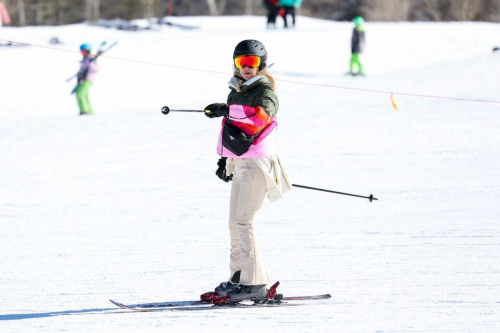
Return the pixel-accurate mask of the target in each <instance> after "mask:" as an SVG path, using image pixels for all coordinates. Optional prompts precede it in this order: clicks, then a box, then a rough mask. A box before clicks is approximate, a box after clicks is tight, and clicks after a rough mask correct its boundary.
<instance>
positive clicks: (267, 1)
mask: <svg viewBox="0 0 500 333" xmlns="http://www.w3.org/2000/svg"><path fill="white" fill-rule="evenodd" d="M278 1H279V0H264V6H265V7H266V9H267V29H275V28H276V18H277V17H278V12H279V10H280V9H279V7H278Z"/></svg>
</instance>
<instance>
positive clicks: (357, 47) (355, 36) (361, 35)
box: [348, 16, 365, 75]
mask: <svg viewBox="0 0 500 333" xmlns="http://www.w3.org/2000/svg"><path fill="white" fill-rule="evenodd" d="M353 23H354V29H353V31H352V38H351V53H352V55H351V64H350V71H349V73H348V74H351V75H365V73H364V72H363V65H362V64H361V60H359V55H360V53H362V52H363V49H364V47H365V31H364V30H363V23H365V20H364V19H363V18H362V17H361V16H356V17H355V18H354V20H353ZM355 65H356V66H357V67H358V71H357V72H354V66H355Z"/></svg>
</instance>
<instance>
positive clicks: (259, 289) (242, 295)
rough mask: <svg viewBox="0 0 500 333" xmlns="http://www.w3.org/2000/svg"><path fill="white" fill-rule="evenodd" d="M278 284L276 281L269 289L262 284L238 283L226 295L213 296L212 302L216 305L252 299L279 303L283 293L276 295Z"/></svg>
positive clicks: (259, 302) (259, 301)
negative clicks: (247, 284)
mask: <svg viewBox="0 0 500 333" xmlns="http://www.w3.org/2000/svg"><path fill="white" fill-rule="evenodd" d="M279 285H280V283H279V282H276V283H275V284H274V285H273V286H272V287H271V288H270V289H269V290H268V289H267V288H266V285H263V284H261V285H255V286H244V285H240V286H238V287H237V288H235V289H234V290H232V291H229V292H228V293H227V296H225V297H217V298H214V299H213V303H214V304H216V305H222V304H236V303H239V302H241V301H248V300H250V301H254V302H255V304H275V303H280V302H281V299H282V298H283V295H278V292H277V288H278V286H279ZM275 299H276V300H275Z"/></svg>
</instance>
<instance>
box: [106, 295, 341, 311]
mask: <svg viewBox="0 0 500 333" xmlns="http://www.w3.org/2000/svg"><path fill="white" fill-rule="evenodd" d="M331 297H332V296H331V295H330V294H324V295H315V296H293V297H283V298H281V297H280V298H279V301H276V302H273V301H271V302H269V303H263V304H259V303H242V302H240V303H236V304H232V303H225V304H220V305H214V304H212V303H211V302H204V301H178V302H159V303H142V304H131V305H126V304H123V303H120V302H117V301H114V300H111V299H110V300H109V301H110V302H111V303H113V304H114V305H116V306H118V307H119V308H122V309H126V310H132V311H138V312H149V311H161V310H172V311H180V310H206V309H225V308H257V307H283V306H297V305H301V304H300V303H293V302H294V301H314V300H325V299H329V298H331ZM290 302H292V303H290Z"/></svg>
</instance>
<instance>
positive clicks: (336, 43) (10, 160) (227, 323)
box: [0, 17, 500, 332]
mask: <svg viewBox="0 0 500 333" xmlns="http://www.w3.org/2000/svg"><path fill="white" fill-rule="evenodd" d="M176 22H179V23H182V24H193V25H199V26H200V29H199V30H192V31H184V30H179V29H175V28H164V29H163V30H162V31H160V32H154V31H151V32H139V33H133V32H123V31H115V30H106V29H103V28H98V27H88V26H84V25H72V26H65V27H27V28H22V29H14V28H2V29H0V39H7V40H15V41H22V42H29V43H33V44H37V45H42V46H49V45H48V43H47V42H48V40H49V39H50V37H52V36H56V35H57V36H59V38H60V39H62V40H63V41H64V42H65V43H66V44H65V45H63V46H61V47H60V48H63V49H67V50H77V48H78V45H79V44H81V43H82V42H90V43H93V44H94V45H97V44H99V43H100V42H101V41H102V40H103V39H104V40H107V41H110V42H111V41H115V40H117V41H118V42H119V44H118V45H117V46H116V47H115V48H114V49H113V50H112V51H110V52H109V54H108V56H109V57H103V58H102V59H100V60H99V65H100V68H101V70H100V72H99V74H98V76H97V79H96V82H95V84H94V86H93V88H92V90H91V101H92V103H93V105H94V108H95V111H96V115H95V116H93V117H78V116H77V106H76V101H75V100H74V96H72V95H69V92H70V91H71V89H72V88H73V85H74V82H71V83H65V82H64V81H65V79H66V78H68V77H70V76H71V75H72V74H74V73H75V72H76V71H77V69H78V61H79V55H78V54H77V53H69V52H59V51H55V50H51V49H45V48H39V47H3V48H1V49H0V63H1V64H2V69H1V75H0V227H1V229H0V230H1V232H0V253H1V256H0V267H1V271H0V272H1V277H0V331H2V332H55V331H72V332H90V331H100V332H107V331H119V332H120V331H165V330H168V329H170V330H171V331H175V332H180V331H201V330H203V331H209V332H212V331H214V332H215V331H217V332H221V331H222V332H225V331H227V332H229V331H231V332H234V331H235V330H240V331H241V330H243V331H245V332H246V331H250V330H251V329H266V330H274V331H286V332H375V331H377V332H401V331H405V332H436V331H439V332H498V330H499V329H500V299H499V295H500V285H499V283H498V281H500V255H499V253H500V226H499V219H500V205H499V204H498V197H499V196H500V171H499V170H500V168H499V165H500V104H495V103H480V102H465V101H458V100H448V99H435V98H423V97H410V96H403V95H398V94H395V95H394V99H395V102H396V103H397V105H398V107H399V109H400V110H401V112H400V113H398V112H397V111H395V110H394V109H393V108H392V105H391V101H390V99H389V97H390V94H382V93H372V92H366V91H361V90H346V89H335V88H331V87H320V86H311V85H302V84H293V83H289V82H284V81H281V82H278V89H279V90H278V95H279V98H280V111H279V122H280V129H279V135H280V151H281V152H280V157H281V159H282V161H283V162H284V164H285V166H286V168H287V171H288V173H289V176H290V177H291V180H292V182H294V183H296V184H302V185H309V186H314V187H322V188H328V189H332V190H336V191H342V192H350V193H355V194H361V195H369V194H371V193H373V194H374V196H375V197H378V198H379V201H376V202H372V203H370V202H368V201H367V200H362V199H357V198H351V197H344V196H338V195H333V194H326V193H321V192H314V191H308V190H303V189H294V190H293V191H292V192H290V193H289V194H287V195H286V197H285V198H284V199H283V200H281V201H279V202H277V203H275V204H270V203H268V202H267V203H266V204H265V206H264V209H263V212H262V214H261V215H260V218H259V221H258V231H259V236H260V241H261V247H262V250H263V252H264V258H265V261H266V265H267V267H268V273H269V276H270V279H271V280H279V281H281V283H282V285H281V287H280V291H281V292H282V293H284V294H285V295H303V294H322V293H331V294H332V296H333V298H332V299H331V300H329V301H325V302H321V303H320V304H316V305H310V306H309V305H308V306H302V307H296V308H268V309H238V310H234V311H233V310H214V311H203V312H159V313H139V314H137V313H136V314H121V315H118V314H117V313H121V311H120V310H115V309H114V308H113V306H112V305H111V303H109V302H108V299H109V298H112V299H117V300H119V301H121V302H124V303H138V302H148V301H179V300H191V299H197V297H198V295H199V294H200V293H202V292H205V291H209V290H210V289H212V288H213V287H214V286H215V285H217V284H218V283H219V282H221V281H223V280H224V279H225V278H227V274H228V272H227V269H228V267H227V266H228V254H229V253H228V249H229V239H228V232H227V221H226V220H227V214H228V212H227V210H228V200H229V189H230V185H228V184H225V183H223V182H221V181H220V180H219V179H217V177H216V176H215V175H214V172H215V169H216V162H217V158H218V157H217V155H216V152H215V146H216V140H217V135H218V131H219V129H220V122H219V121H218V120H209V119H207V118H205V117H204V116H202V115H201V114H196V113H194V114H186V113H174V112H172V113H170V114H169V115H168V116H163V115H162V114H161V113H160V108H161V106H163V105H168V106H170V107H171V108H172V109H174V108H176V109H202V108H203V107H204V106H205V105H207V104H209V103H212V102H220V101H225V98H226V96H227V93H228V89H227V86H226V82H227V81H228V79H229V78H230V73H231V60H232V59H231V56H232V51H233V48H234V46H235V45H236V43H237V42H239V41H240V40H242V39H248V38H256V39H259V40H261V41H262V42H264V44H265V45H266V48H267V49H268V52H269V61H270V63H275V66H274V67H273V68H272V71H273V72H274V74H275V75H276V77H277V78H278V79H282V80H292V81H301V82H308V83H315V84H323V85H333V86H337V87H346V88H357V89H367V90H379V91H387V92H395V93H397V92H401V93H411V94H420V95H436V96H444V97H456V98H465V99H483V100H496V101H500V90H499V85H498V78H499V77H500V55H497V54H492V53H491V47H492V46H493V45H498V44H500V40H499V37H498V36H500V25H498V24H485V23H442V24H429V23H425V24H424V23H398V24H390V23H384V24H382V23H367V24H366V28H365V29H366V34H367V49H366V53H365V54H363V58H362V59H363V62H364V64H365V67H366V71H367V73H368V76H367V77H364V78H361V77H354V78H353V77H345V76H343V74H344V73H345V72H346V71H347V70H348V63H349V42H350V33H351V28H352V27H351V24H348V23H337V22H327V21H320V20H314V19H309V18H305V17H299V18H298V27H297V29H296V30H290V31H285V30H273V31H267V30H265V29H264V26H265V18H263V17H223V18H216V19H214V18H210V17H186V18H176ZM117 58H120V59H122V60H120V59H117ZM123 59H129V60H134V61H139V62H130V61H126V60H123ZM146 62H147V63H154V64H157V65H152V64H146ZM158 64H161V65H167V66H178V67H189V68H193V69H201V70H206V71H215V72H221V73H227V74H226V75H224V74H215V73H208V72H199V71H194V70H185V69H179V68H172V67H167V66H159V65H158Z"/></svg>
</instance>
